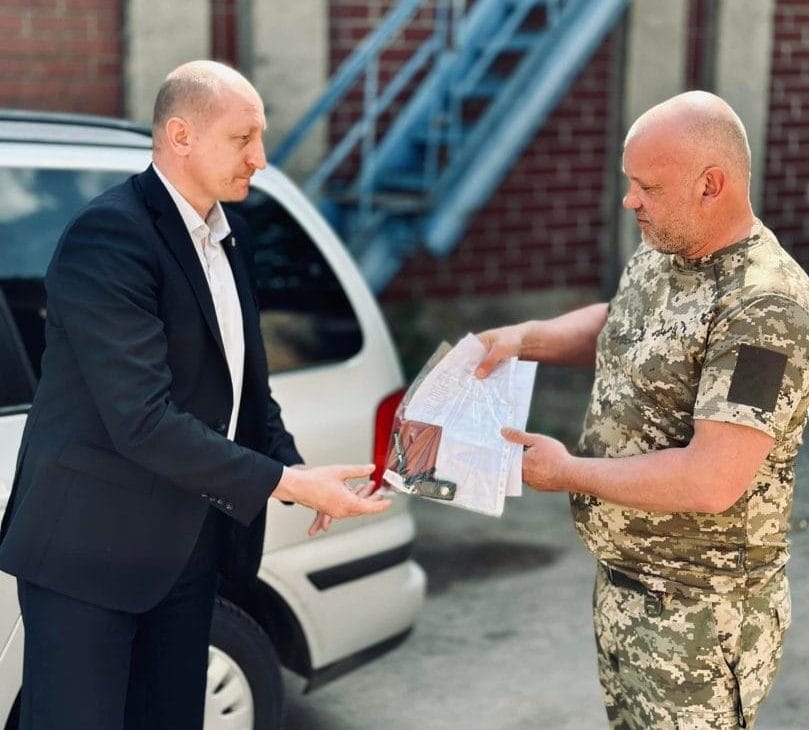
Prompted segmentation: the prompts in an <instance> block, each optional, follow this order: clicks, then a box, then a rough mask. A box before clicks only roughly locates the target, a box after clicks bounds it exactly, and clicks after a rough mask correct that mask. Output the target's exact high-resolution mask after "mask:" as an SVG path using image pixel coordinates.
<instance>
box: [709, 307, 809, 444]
mask: <svg viewBox="0 0 809 730" xmlns="http://www.w3.org/2000/svg"><path fill="white" fill-rule="evenodd" d="M807 389H809V314H807V311H806V309H804V308H803V307H801V306H800V305H799V304H797V303H795V302H793V301H791V300H790V299H787V298H786V297H782V296H776V295H769V296H765V297H760V298H757V299H755V300H753V301H748V302H745V303H744V304H743V306H741V307H738V308H734V309H732V310H730V311H728V313H727V315H726V316H724V317H721V318H720V319H719V320H718V321H717V323H716V325H715V326H714V327H713V329H712V330H711V332H710V334H709V336H708V342H707V343H706V350H705V360H704V362H703V367H702V374H701V376H700V382H699V389H698V392H697V399H696V403H695V404H694V418H700V419H706V420H713V421H723V422H727V423H736V424H739V425H742V426H750V427H752V428H756V429H758V430H760V431H764V432H766V433H768V434H769V435H770V436H773V437H777V436H778V434H782V433H785V432H786V431H788V430H790V426H791V425H792V421H793V418H794V416H795V414H796V412H797V411H798V409H799V407H800V408H801V410H803V409H805V405H806V404H805V401H806V398H807Z"/></svg>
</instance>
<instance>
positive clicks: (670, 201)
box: [623, 135, 704, 256]
mask: <svg viewBox="0 0 809 730" xmlns="http://www.w3.org/2000/svg"><path fill="white" fill-rule="evenodd" d="M623 169H624V174H625V175H626V177H627V181H628V188H627V191H626V195H624V201H623V203H624V208H626V209H627V210H631V211H633V212H634V213H635V219H636V220H637V222H638V226H639V227H640V230H641V238H642V240H643V242H644V243H645V244H646V245H647V246H649V247H650V248H653V249H655V250H657V251H660V252H661V253H676V254H681V255H685V256H687V255H688V253H689V251H698V250H700V248H701V247H702V245H703V243H704V242H703V241H702V240H701V235H700V213H701V210H700V198H701V193H700V188H699V179H698V177H695V176H694V175H693V174H692V173H693V168H692V161H691V160H690V159H689V157H688V155H687V153H685V152H684V151H683V150H682V148H678V147H677V146H675V145H672V144H671V143H670V142H668V141H667V140H666V139H665V138H661V136H660V135H655V136H653V137H649V136H646V135H639V136H636V137H633V138H631V139H630V140H629V141H628V142H627V144H626V146H625V148H624V157H623Z"/></svg>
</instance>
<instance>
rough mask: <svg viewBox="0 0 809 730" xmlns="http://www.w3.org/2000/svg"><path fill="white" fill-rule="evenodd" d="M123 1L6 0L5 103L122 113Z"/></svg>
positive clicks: (2, 47) (1, 78) (2, 28)
mask: <svg viewBox="0 0 809 730" xmlns="http://www.w3.org/2000/svg"><path fill="white" fill-rule="evenodd" d="M122 7H123V0H3V2H2V3H0V69H1V70H0V106H4V107H18V108H27V109H49V110H58V111H77V112H78V111H81V112H88V113H93V114H105V115H120V114H121V112H122V109H123V104H122V98H123V97H122V88H121V63H122V53H123V42H122V32H121V30H122V22H123V21H122Z"/></svg>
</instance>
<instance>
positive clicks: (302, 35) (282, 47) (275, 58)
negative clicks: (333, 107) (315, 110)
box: [250, 0, 328, 179]
mask: <svg viewBox="0 0 809 730" xmlns="http://www.w3.org/2000/svg"><path fill="white" fill-rule="evenodd" d="M251 25H252V31H253V32H252V36H251V41H250V43H251V46H252V63H251V66H252V69H251V73H252V80H253V82H254V83H255V85H256V87H257V88H258V90H259V92H260V93H261V95H262V96H263V98H264V101H265V105H266V112H267V136H266V142H267V149H268V151H269V150H271V149H272V148H273V146H274V145H275V144H276V143H277V142H278V140H279V139H280V138H281V137H282V136H283V135H284V133H285V132H287V131H289V129H290V128H291V127H292V126H293V125H294V124H295V122H297V121H298V119H300V117H301V116H302V115H303V114H304V112H305V111H306V110H307V109H308V108H309V106H310V105H311V104H312V103H313V102H314V101H315V99H317V97H318V96H319V95H320V93H321V92H322V91H323V89H324V88H325V85H326V80H327V79H328V3H327V1H326V0H273V1H272V2H262V1H261V0H253V3H252V24H251ZM324 151H325V128H324V126H323V125H322V124H321V125H319V126H318V128H317V129H316V131H315V132H314V133H313V134H312V135H311V136H310V138H309V140H308V141H307V143H306V144H305V145H304V146H303V147H301V149H300V150H299V151H298V152H297V153H296V155H295V156H294V158H293V159H292V160H291V161H290V163H289V164H288V165H287V166H285V170H286V172H287V173H289V174H291V175H292V177H293V178H297V179H301V178H302V177H303V176H304V175H305V174H306V173H307V172H310V171H312V169H313V168H314V166H315V165H316V164H317V162H318V161H319V160H320V159H321V158H322V156H323V154H324Z"/></svg>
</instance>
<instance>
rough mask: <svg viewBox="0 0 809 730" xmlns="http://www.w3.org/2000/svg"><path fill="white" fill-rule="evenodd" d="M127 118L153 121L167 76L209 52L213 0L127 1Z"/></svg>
mask: <svg viewBox="0 0 809 730" xmlns="http://www.w3.org/2000/svg"><path fill="white" fill-rule="evenodd" d="M124 39H125V44H126V54H125V63H124V88H125V90H126V96H125V113H126V116H128V117H130V118H131V119H136V120H138V121H144V122H146V121H151V118H152V107H153V106H154V98H155V95H156V94H157V90H158V88H160V84H161V83H162V82H163V79H164V78H165V77H166V74H167V73H168V72H169V71H171V70H172V69H173V68H174V67H176V66H179V65H180V64H181V63H184V62H185V61H192V60H194V59H197V58H205V57H207V56H208V54H209V53H210V48H211V4H210V0H182V2H161V3H156V2H153V0H127V2H126V9H125V22H124Z"/></svg>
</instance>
